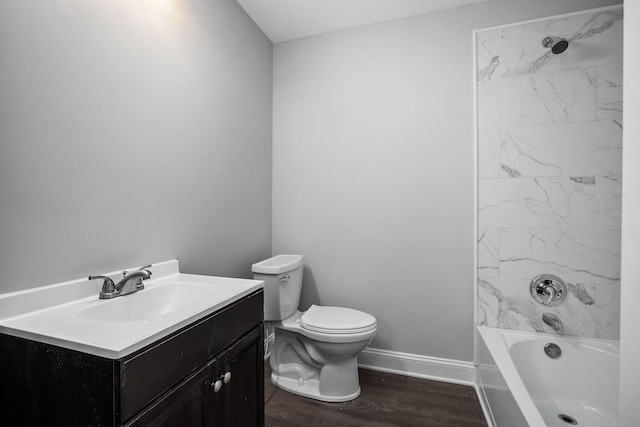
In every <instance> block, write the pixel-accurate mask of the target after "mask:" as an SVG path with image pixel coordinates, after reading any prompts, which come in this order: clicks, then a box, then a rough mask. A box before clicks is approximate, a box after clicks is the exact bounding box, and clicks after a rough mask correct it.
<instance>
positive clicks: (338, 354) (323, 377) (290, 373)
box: [270, 305, 377, 402]
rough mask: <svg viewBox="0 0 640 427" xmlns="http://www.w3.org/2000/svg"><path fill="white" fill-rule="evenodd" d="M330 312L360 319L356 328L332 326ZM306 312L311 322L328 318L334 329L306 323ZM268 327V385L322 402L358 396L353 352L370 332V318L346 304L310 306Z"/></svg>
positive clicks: (365, 342)
mask: <svg viewBox="0 0 640 427" xmlns="http://www.w3.org/2000/svg"><path fill="white" fill-rule="evenodd" d="M336 312H342V313H348V314H350V315H351V316H354V317H356V318H358V319H360V323H359V326H358V327H357V328H353V327H348V326H353V322H351V323H352V324H351V325H347V324H341V325H336V324H335V319H336V317H335V313H336ZM308 314H313V315H314V316H315V319H317V320H319V319H322V318H325V319H327V320H329V323H331V320H332V319H334V322H333V323H334V325H333V327H334V329H330V328H327V327H326V326H327V325H323V327H321V328H318V327H314V326H315V325H316V324H314V325H309V324H308V323H309V321H308V319H309V317H310V316H307V315H308ZM332 314H333V316H331V315H332ZM326 316H330V317H326ZM305 319H307V322H305ZM273 326H274V328H275V341H274V344H273V347H272V350H271V357H270V365H271V371H272V373H271V380H272V381H273V383H274V384H276V385H277V386H278V387H280V388H282V389H284V390H287V391H290V392H292V393H295V394H298V395H301V396H306V397H310V398H313V399H317V400H322V401H325V402H345V401H348V400H352V399H355V398H356V397H358V396H359V395H360V382H359V378H358V361H357V356H358V353H360V352H361V351H362V350H364V349H365V348H366V347H367V345H369V343H370V342H371V340H372V339H373V337H374V336H375V334H376V330H377V327H376V320H375V318H374V317H373V316H371V315H370V314H367V313H363V312H360V311H357V310H351V309H348V308H342V307H320V306H315V305H314V306H311V308H309V310H308V311H307V312H306V313H302V312H299V311H297V312H296V313H294V314H293V315H292V316H290V317H288V318H287V319H285V320H283V321H281V322H274V323H273ZM341 327H342V329H340V328H341ZM313 329H316V330H313ZM320 329H321V330H320Z"/></svg>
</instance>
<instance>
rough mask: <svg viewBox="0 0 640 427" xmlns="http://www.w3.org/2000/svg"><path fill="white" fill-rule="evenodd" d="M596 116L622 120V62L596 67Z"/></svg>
mask: <svg viewBox="0 0 640 427" xmlns="http://www.w3.org/2000/svg"><path fill="white" fill-rule="evenodd" d="M596 72H597V94H598V111H597V114H598V118H599V119H601V120H602V119H612V120H617V121H618V122H622V64H609V65H601V66H599V67H597V71H596Z"/></svg>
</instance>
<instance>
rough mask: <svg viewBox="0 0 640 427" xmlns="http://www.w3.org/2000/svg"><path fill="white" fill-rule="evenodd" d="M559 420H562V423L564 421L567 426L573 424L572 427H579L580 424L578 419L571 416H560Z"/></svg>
mask: <svg viewBox="0 0 640 427" xmlns="http://www.w3.org/2000/svg"><path fill="white" fill-rule="evenodd" d="M558 418H560V419H561V420H562V421H564V422H565V423H567V424H571V425H572V426H575V425H578V422H577V421H576V419H575V418H573V417H570V416H569V415H566V414H560V415H558Z"/></svg>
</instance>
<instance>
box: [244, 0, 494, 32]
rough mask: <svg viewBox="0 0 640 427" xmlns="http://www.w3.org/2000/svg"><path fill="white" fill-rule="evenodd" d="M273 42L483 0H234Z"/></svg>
mask: <svg viewBox="0 0 640 427" xmlns="http://www.w3.org/2000/svg"><path fill="white" fill-rule="evenodd" d="M237 1H238V3H240V5H241V6H242V7H243V8H244V9H245V10H246V11H247V13H248V14H249V16H251V18H252V19H253V20H254V21H255V23H256V24H258V26H259V27H260V28H261V29H262V31H264V33H265V34H266V35H267V37H269V39H270V40H271V41H272V42H273V43H278V42H282V41H286V40H293V39H298V38H300V37H306V36H313V35H316V34H322V33H328V32H331V31H337V30H343V29H346V28H353V27H358V26H361V25H366V24H373V23H375V22H382V21H388V20H391V19H398V18H405V17H407V16H413V15H420V14H423V13H429V12H433V11H435V10H440V9H449V8H453V7H458V6H462V5H465V4H469V3H479V2H482V1H486V0H237Z"/></svg>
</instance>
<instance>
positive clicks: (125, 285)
mask: <svg viewBox="0 0 640 427" xmlns="http://www.w3.org/2000/svg"><path fill="white" fill-rule="evenodd" d="M149 267H151V264H149V265H145V266H144V267H140V269H138V270H136V271H134V272H132V273H129V274H127V272H126V271H123V272H122V279H121V280H120V281H119V282H118V283H116V284H114V283H113V280H111V278H110V277H107V276H89V280H94V279H103V280H104V282H103V283H102V290H101V291H100V299H111V298H115V297H120V296H123V295H127V294H132V293H134V292H137V291H139V290H142V289H144V283H142V281H143V280H147V279H148V278H150V277H151V271H150V270H147V269H148V268H149Z"/></svg>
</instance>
